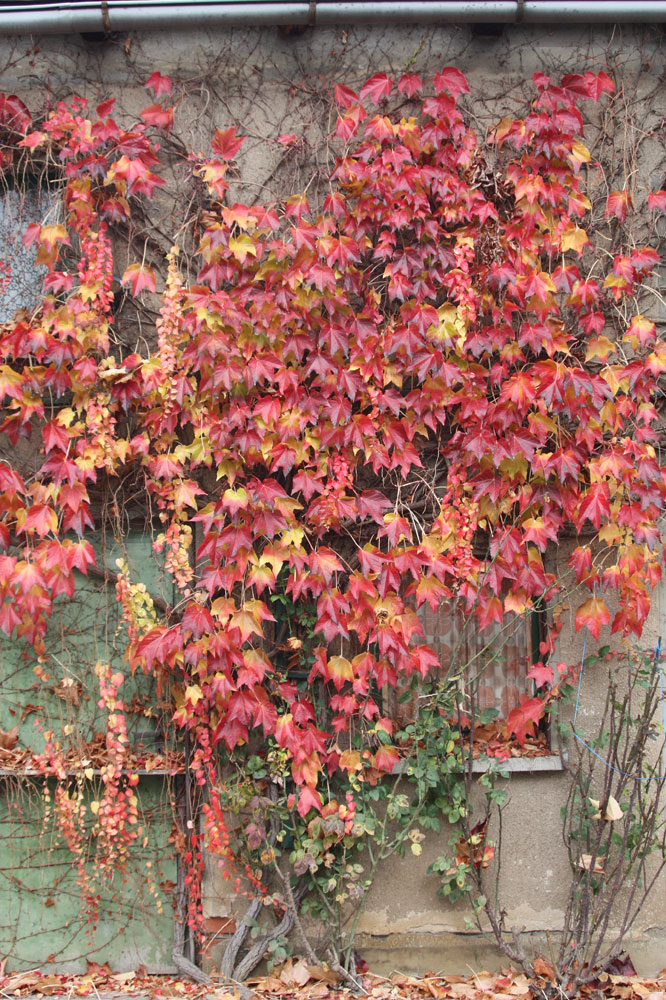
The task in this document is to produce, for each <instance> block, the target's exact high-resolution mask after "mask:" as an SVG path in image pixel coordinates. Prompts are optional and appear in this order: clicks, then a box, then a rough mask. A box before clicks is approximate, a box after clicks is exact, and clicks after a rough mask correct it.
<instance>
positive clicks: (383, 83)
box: [361, 73, 393, 104]
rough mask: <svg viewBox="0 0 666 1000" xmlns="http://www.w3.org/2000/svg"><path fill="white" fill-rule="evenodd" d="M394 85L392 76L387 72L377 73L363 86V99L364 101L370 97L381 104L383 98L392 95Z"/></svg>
mask: <svg viewBox="0 0 666 1000" xmlns="http://www.w3.org/2000/svg"><path fill="white" fill-rule="evenodd" d="M392 87H393V81H392V80H391V77H390V76H387V75H386V73H375V75H374V76H371V77H370V79H369V80H366V82H365V83H364V84H363V86H362V87H361V100H362V101H364V100H365V99H366V97H369V98H370V100H371V101H374V103H375V104H379V102H380V101H381V100H382V98H384V97H388V96H389V95H390V93H391V89H392Z"/></svg>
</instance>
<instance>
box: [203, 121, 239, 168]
mask: <svg viewBox="0 0 666 1000" xmlns="http://www.w3.org/2000/svg"><path fill="white" fill-rule="evenodd" d="M244 142H245V136H238V135H236V126H235V125H232V126H231V128H227V129H224V130H223V129H220V128H218V129H216V131H215V135H214V137H213V142H212V143H211V146H212V149H213V152H214V153H215V154H216V155H217V156H221V157H222V159H223V160H233V159H234V157H235V156H237V155H238V151H239V149H240V148H241V146H242V145H243V143H244Z"/></svg>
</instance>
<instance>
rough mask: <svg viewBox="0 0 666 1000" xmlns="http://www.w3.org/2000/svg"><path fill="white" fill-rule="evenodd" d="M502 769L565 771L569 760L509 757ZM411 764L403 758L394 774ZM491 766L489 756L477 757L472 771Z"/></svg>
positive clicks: (556, 756) (511, 771)
mask: <svg viewBox="0 0 666 1000" xmlns="http://www.w3.org/2000/svg"><path fill="white" fill-rule="evenodd" d="M500 763H501V766H502V770H503V771H508V772H509V774H541V773H545V772H551V773H552V772H555V771H564V770H565V768H566V766H567V762H566V759H564V758H563V757H562V756H561V755H560V754H559V753H552V754H549V755H548V756H547V757H509V758H508V760H504V761H500ZM408 766H409V761H408V760H401V761H400V763H399V764H396V765H395V767H394V768H393V772H392V773H393V774H395V775H398V774H404V773H405V772H406V771H407V768H408ZM489 766H490V759H489V758H488V757H483V758H475V759H474V761H473V762H472V773H473V774H483V773H484V772H485V771H487V770H488V768H489Z"/></svg>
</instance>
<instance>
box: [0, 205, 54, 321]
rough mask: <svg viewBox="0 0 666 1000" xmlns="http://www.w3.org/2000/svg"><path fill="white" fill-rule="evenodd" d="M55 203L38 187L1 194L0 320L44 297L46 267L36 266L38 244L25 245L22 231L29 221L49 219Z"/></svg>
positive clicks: (6, 319)
mask: <svg viewBox="0 0 666 1000" xmlns="http://www.w3.org/2000/svg"><path fill="white" fill-rule="evenodd" d="M55 204H56V201H55V199H54V197H53V195H52V194H51V193H50V192H49V191H45V190H43V189H39V188H34V189H31V190H28V191H6V192H5V194H4V195H2V197H0V247H1V248H2V249H1V251H0V323H7V322H9V321H10V320H11V319H13V316H14V313H15V312H16V310H17V309H27V310H32V309H34V307H35V306H36V305H37V303H38V302H39V301H40V299H41V297H42V281H43V280H44V276H45V274H46V268H45V267H36V266H35V248H34V246H30V247H26V246H24V245H23V234H24V232H25V230H26V227H27V226H28V225H30V223H32V222H39V223H44V222H46V221H47V219H48V217H49V215H53V214H54V207H55Z"/></svg>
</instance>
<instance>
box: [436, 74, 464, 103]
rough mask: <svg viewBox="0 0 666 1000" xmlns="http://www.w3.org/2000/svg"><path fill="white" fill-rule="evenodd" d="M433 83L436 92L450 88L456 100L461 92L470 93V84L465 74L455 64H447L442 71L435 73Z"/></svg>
mask: <svg viewBox="0 0 666 1000" xmlns="http://www.w3.org/2000/svg"><path fill="white" fill-rule="evenodd" d="M433 83H434V85H435V93H436V94H441V92H442V91H443V90H448V92H449V94H451V96H452V97H453V99H454V100H457V99H458V98H459V97H460V95H461V94H469V84H468V83H467V80H466V78H465V75H464V73H461V72H460V70H459V69H456V68H455V66H446V67H445V68H444V69H443V70H442V71H441V72H440V73H435V77H434V80H433Z"/></svg>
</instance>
